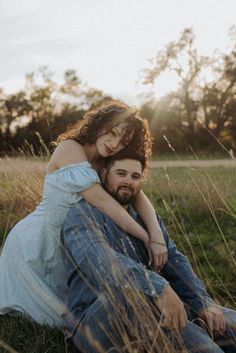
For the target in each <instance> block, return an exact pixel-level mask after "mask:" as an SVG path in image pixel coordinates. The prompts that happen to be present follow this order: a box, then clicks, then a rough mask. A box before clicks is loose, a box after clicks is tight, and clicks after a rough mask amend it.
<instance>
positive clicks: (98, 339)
mask: <svg viewBox="0 0 236 353" xmlns="http://www.w3.org/2000/svg"><path fill="white" fill-rule="evenodd" d="M118 302H119V303H118ZM117 306H119V308H121V306H123V310H124V313H126V315H125V320H124V319H123V317H122V315H121V311H120V309H119V310H116V308H117ZM223 311H224V314H225V317H226V319H227V318H230V320H231V323H234V325H236V313H235V312H234V311H233V310H230V309H227V308H225V309H223ZM127 317H128V321H127ZM127 322H129V323H130V325H135V313H134V312H132V309H131V308H129V307H128V305H127V303H126V301H125V299H124V298H123V299H122V298H121V296H119V295H118V296H117V298H116V302H115V303H114V301H113V300H112V301H111V300H110V299H109V298H108V297H107V295H106V294H102V295H101V296H100V297H98V298H97V300H95V302H94V303H93V304H92V305H91V306H90V308H89V309H88V310H87V312H86V314H85V315H84V317H83V318H82V319H81V320H80V321H79V323H77V325H76V326H75V327H74V332H73V333H72V335H70V340H71V341H72V342H73V343H74V345H75V346H76V347H77V348H78V349H79V351H81V352H86V353H100V348H99V347H102V349H103V350H104V352H109V353H120V352H127V353H128V352H131V351H132V349H130V345H132V348H133V349H135V348H136V349H139V350H138V351H139V352H147V353H151V352H153V353H157V352H161V351H162V350H163V340H164V339H163V334H162V339H161V340H159V339H158V338H157V340H156V342H154V341H153V340H152V337H143V334H142V328H141V327H140V321H139V324H138V325H139V327H138V328H137V329H136V330H129V327H128V325H127ZM150 326H152V328H153V330H154V332H155V328H156V330H159V329H158V327H159V317H158V315H157V317H156V319H155V320H154V321H153V322H152V324H151V325H150ZM121 327H122V329H121ZM124 331H125V334H124ZM129 331H132V333H130V334H129ZM134 331H135V332H136V335H134V333H133V332H134ZM163 331H164V334H165V337H166V342H169V343H170V344H171V347H173V348H174V349H175V350H176V351H182V349H183V348H187V350H188V351H189V352H191V353H222V352H227V353H235V352H236V327H235V332H233V330H232V329H231V328H230V327H229V326H227V328H226V330H225V334H224V336H221V337H218V338H217V339H216V341H215V342H213V340H212V339H211V338H210V336H209V335H208V333H207V332H206V331H205V330H204V329H203V328H201V327H200V326H198V325H196V324H194V323H192V322H191V321H188V322H187V324H186V326H185V327H184V328H183V329H182V330H181V331H180V332H179V335H178V334H176V333H174V331H171V330H163ZM159 334H160V335H161V331H160V332H159ZM127 342H129V343H130V345H129V348H127ZM161 345H162V347H161ZM147 347H149V348H148V349H147ZM150 347H152V351H150ZM146 349H147V350H146ZM170 351H171V352H173V350H170Z"/></svg>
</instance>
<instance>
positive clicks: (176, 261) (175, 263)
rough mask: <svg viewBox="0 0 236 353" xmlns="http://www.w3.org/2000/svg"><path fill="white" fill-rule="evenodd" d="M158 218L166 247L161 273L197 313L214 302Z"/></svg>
mask: <svg viewBox="0 0 236 353" xmlns="http://www.w3.org/2000/svg"><path fill="white" fill-rule="evenodd" d="M157 217H158V220H159V223H160V226H161V229H162V232H163V235H164V238H165V241H166V244H167V247H168V262H167V263H166V265H165V266H164V267H163V269H162V271H161V274H162V275H163V276H164V277H165V278H166V279H167V280H168V281H169V283H170V285H171V286H172V288H173V289H174V291H175V292H176V293H177V294H178V296H179V297H180V298H181V299H182V300H183V301H184V303H185V304H187V306H188V307H189V308H190V309H191V310H192V311H194V312H195V313H199V312H200V311H201V310H203V309H204V308H206V307H210V306H212V305H213V304H214V301H213V299H212V298H211V297H210V296H209V294H208V293H207V290H206V288H205V286H204V285H203V283H202V281H201V280H200V279H199V278H198V277H197V275H196V274H195V273H194V271H193V268H192V266H191V264H190V262H189V260H188V258H187V257H186V256H185V255H183V254H182V253H181V252H179V251H178V250H177V248H176V245H175V243H174V242H173V240H171V239H170V237H169V234H168V232H167V230H166V228H165V226H164V223H163V222H162V220H161V219H160V217H159V216H157Z"/></svg>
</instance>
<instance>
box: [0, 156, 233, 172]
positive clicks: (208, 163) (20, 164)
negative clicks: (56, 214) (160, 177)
mask: <svg viewBox="0 0 236 353" xmlns="http://www.w3.org/2000/svg"><path fill="white" fill-rule="evenodd" d="M45 167H46V162H40V161H32V160H25V159H17V158H0V173H9V172H14V171H22V170H28V171H29V172H30V171H32V170H33V171H35V172H42V173H44V172H45ZM160 167H203V168H207V167H225V168H232V167H234V168H235V167H236V159H218V160H180V161H176V160H175V161H170V160H168V161H152V162H150V168H160Z"/></svg>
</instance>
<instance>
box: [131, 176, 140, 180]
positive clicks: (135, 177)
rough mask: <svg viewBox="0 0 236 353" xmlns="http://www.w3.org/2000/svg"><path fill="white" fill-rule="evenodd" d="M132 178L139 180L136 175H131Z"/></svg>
mask: <svg viewBox="0 0 236 353" xmlns="http://www.w3.org/2000/svg"><path fill="white" fill-rule="evenodd" d="M132 178H133V179H134V180H139V179H140V177H139V176H138V175H133V176H132Z"/></svg>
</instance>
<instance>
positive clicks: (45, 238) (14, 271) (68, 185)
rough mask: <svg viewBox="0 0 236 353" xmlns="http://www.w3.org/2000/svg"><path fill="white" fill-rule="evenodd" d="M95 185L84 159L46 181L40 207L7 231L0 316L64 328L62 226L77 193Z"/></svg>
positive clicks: (0, 272)
mask: <svg viewBox="0 0 236 353" xmlns="http://www.w3.org/2000/svg"><path fill="white" fill-rule="evenodd" d="M99 182H100V180H99V177H98V174H97V173H96V171H95V170H94V169H93V168H92V166H91V164H90V163H89V162H87V161H84V162H81V163H78V164H72V165H69V166H66V167H64V168H61V169H59V170H57V171H55V172H54V173H52V174H49V175H47V176H46V177H45V181H44V190H43V197H42V201H41V203H40V204H39V206H38V207H37V208H36V210H35V211H34V212H32V213H31V214H30V215H28V216H27V217H26V218H24V219H23V220H22V221H20V222H19V223H17V224H16V225H15V227H14V228H13V229H12V230H11V232H10V233H9V235H8V237H7V239H6V242H5V244H4V247H3V251H2V254H1V256H0V314H5V313H7V312H9V311H12V310H17V311H20V312H22V313H24V314H25V315H27V316H29V317H31V318H32V319H33V320H35V321H37V322H39V323H45V324H48V325H50V326H57V327H61V326H62V324H63V319H62V315H63V314H64V313H65V312H66V307H65V303H66V299H67V298H66V296H67V283H66V282H67V278H66V269H65V254H63V250H62V247H61V241H60V240H61V239H60V231H61V226H62V223H63V221H64V219H65V216H66V214H67V212H68V210H69V208H70V207H71V206H73V205H74V204H75V203H77V202H78V201H79V200H80V199H81V196H80V194H79V193H80V192H81V191H83V190H86V189H87V188H90V187H91V186H93V185H94V184H96V183H99Z"/></svg>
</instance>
